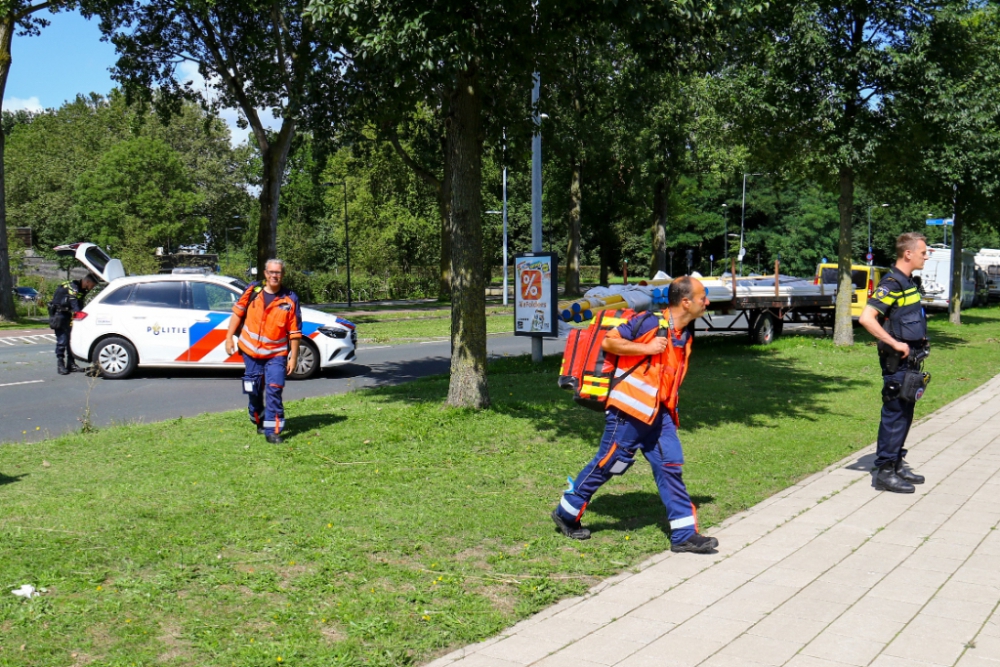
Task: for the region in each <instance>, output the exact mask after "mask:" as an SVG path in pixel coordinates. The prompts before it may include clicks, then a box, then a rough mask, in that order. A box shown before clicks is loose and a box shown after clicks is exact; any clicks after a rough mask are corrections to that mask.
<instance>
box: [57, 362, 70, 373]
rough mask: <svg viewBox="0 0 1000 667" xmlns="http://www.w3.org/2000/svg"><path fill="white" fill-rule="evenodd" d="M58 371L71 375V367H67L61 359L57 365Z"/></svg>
mask: <svg viewBox="0 0 1000 667" xmlns="http://www.w3.org/2000/svg"><path fill="white" fill-rule="evenodd" d="M56 372H57V373H59V375H69V369H68V368H66V364H64V363H63V362H61V361H60V362H59V365H58V366H56Z"/></svg>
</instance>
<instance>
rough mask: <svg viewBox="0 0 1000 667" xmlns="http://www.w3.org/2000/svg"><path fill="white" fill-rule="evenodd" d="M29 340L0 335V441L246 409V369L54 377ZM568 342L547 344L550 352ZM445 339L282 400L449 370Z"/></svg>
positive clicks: (516, 346)
mask: <svg viewBox="0 0 1000 667" xmlns="http://www.w3.org/2000/svg"><path fill="white" fill-rule="evenodd" d="M29 333H30V334H34V335H33V337H32V338H28V337H26V336H24V337H17V338H15V337H14V336H13V334H14V332H2V333H0V335H2V336H3V337H2V338H0V443H4V442H21V441H29V442H31V441H37V440H42V439H45V438H48V437H52V436H55V435H60V434H63V433H66V432H70V431H76V430H78V429H79V428H80V427H81V419H82V417H83V414H84V411H85V410H86V409H87V405H88V401H89V407H90V420H91V423H92V424H94V425H95V426H97V427H101V426H106V425H108V424H111V423H133V422H145V423H149V422H155V421H160V420H163V419H175V418H177V417H180V416H184V417H190V416H193V415H199V414H202V413H205V412H221V411H224V410H236V409H239V408H243V407H245V406H246V402H245V400H244V398H243V395H242V394H241V393H240V383H239V381H238V379H239V377H240V375H241V370H242V367H239V368H238V369H234V370H232V371H230V370H207V369H206V370H203V369H139V371H138V373H137V374H136V375H135V376H133V377H132V378H129V379H127V380H105V379H91V378H88V377H87V376H86V375H84V374H83V373H73V374H72V375H58V374H57V373H56V359H55V343H54V339H53V337H52V336H51V332H50V331H48V330H42V331H36V332H29ZM563 344H564V341H561V340H546V341H545V354H555V353H557V352H559V351H561V350H562V346H563ZM488 350H489V353H490V354H492V355H504V354H511V355H517V354H527V353H530V351H531V343H530V341H529V339H527V338H520V337H514V336H502V337H500V336H497V337H494V336H491V337H490V338H489V342H488ZM449 354H450V347H449V343H448V342H447V341H442V342H427V343H415V344H410V345H393V346H373V347H361V348H360V349H359V350H358V362H357V363H355V364H349V365H345V366H342V367H339V368H336V369H332V370H328V371H324V372H323V373H321V374H319V375H317V376H316V377H315V378H313V379H311V380H305V381H302V382H293V381H289V383H288V384H287V386H286V387H285V399H286V400H295V399H298V398H306V397H310V396H325V395H328V394H339V393H343V392H346V391H350V390H352V389H357V388H359V387H372V386H379V385H387V384H398V383H401V382H406V381H407V380H412V379H414V378H418V377H423V376H426V375H436V374H441V373H447V372H448V366H449Z"/></svg>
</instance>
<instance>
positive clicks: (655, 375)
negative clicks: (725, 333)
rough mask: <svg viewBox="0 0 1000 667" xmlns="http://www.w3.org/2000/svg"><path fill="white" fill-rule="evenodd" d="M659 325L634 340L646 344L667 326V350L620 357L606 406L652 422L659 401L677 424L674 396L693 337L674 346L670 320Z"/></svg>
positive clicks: (678, 388)
mask: <svg viewBox="0 0 1000 667" xmlns="http://www.w3.org/2000/svg"><path fill="white" fill-rule="evenodd" d="M659 324H660V326H659V328H656V329H651V330H649V331H647V332H646V333H644V334H643V335H641V336H639V337H638V338H636V339H635V340H634V342H636V343H649V342H651V341H652V340H653V339H654V338H656V335H657V334H658V333H659V332H660V330H661V329H667V331H668V333H667V342H668V345H667V349H666V350H664V351H663V353H662V354H658V355H655V356H648V355H635V356H619V357H618V367H617V368H616V369H615V380H612V388H611V391H609V392H608V403H607V406H608V407H609V408H611V407H615V408H617V409H619V410H620V411H622V412H624V413H625V414H627V415H630V416H632V417H635V418H636V419H638V420H639V421H641V422H643V423H646V424H652V423H653V420H654V419H655V418H656V412H657V410H658V409H659V407H660V405H661V404H662V405H663V406H664V407H665V408H666V409H667V411H668V412H669V413H670V418H671V419H673V421H674V425H675V426H679V425H680V420H679V419H678V415H677V397H678V392H679V390H680V388H681V383H682V382H684V376H685V375H687V369H688V359H689V358H690V356H691V342H692V341H693V337H690V336H689V337H688V340H687V343H686V344H685V345H684V347H677V346H675V345H674V340H673V338H674V337H673V335H672V332H670V323H669V322H668V321H667V320H660V322H659ZM616 335H618V332H617V330H613V331H611V332H610V333H609V334H608V336H609V337H611V336H616ZM633 369H634V370H633ZM629 371H631V372H629Z"/></svg>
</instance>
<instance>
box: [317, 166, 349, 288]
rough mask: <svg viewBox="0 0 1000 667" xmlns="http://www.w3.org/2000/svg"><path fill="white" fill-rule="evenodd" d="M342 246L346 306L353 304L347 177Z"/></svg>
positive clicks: (331, 185)
mask: <svg viewBox="0 0 1000 667" xmlns="http://www.w3.org/2000/svg"><path fill="white" fill-rule="evenodd" d="M323 185H324V186H325V187H328V188H332V187H334V186H336V185H337V184H336V183H331V182H329V181H328V182H326V183H324V184H323ZM344 248H345V250H346V251H347V307H348V308H350V307H351V306H352V305H353V302H352V301H351V233H350V227H349V226H348V224H347V179H346V178H345V179H344Z"/></svg>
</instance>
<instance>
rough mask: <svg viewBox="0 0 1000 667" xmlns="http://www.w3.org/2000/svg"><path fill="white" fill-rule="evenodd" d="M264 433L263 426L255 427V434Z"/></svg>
mask: <svg viewBox="0 0 1000 667" xmlns="http://www.w3.org/2000/svg"><path fill="white" fill-rule="evenodd" d="M265 433H267V431H266V430H264V427H263V426H258V427H257V435H264V434H265Z"/></svg>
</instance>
